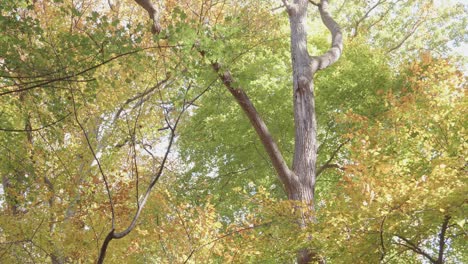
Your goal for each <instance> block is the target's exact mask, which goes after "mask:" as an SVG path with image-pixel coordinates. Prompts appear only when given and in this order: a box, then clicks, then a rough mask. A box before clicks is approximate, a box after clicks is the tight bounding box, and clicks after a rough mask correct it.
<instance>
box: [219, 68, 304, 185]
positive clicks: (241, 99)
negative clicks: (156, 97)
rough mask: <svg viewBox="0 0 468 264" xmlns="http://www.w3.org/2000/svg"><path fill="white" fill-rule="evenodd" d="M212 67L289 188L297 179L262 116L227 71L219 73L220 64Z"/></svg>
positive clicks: (282, 180)
mask: <svg viewBox="0 0 468 264" xmlns="http://www.w3.org/2000/svg"><path fill="white" fill-rule="evenodd" d="M212 67H213V69H214V71H215V72H217V73H218V77H219V79H220V80H221V81H222V82H223V84H224V86H225V87H226V88H227V89H228V91H229V92H230V93H231V94H232V96H234V98H235V99H236V102H237V103H238V104H239V106H240V107H241V108H242V110H243V111H244V113H245V114H246V115H247V117H248V118H249V121H250V123H251V124H252V126H253V127H254V129H255V131H256V132H257V135H258V136H259V138H260V141H261V142H262V144H263V147H264V148H265V150H266V152H267V154H268V156H269V157H270V160H271V162H272V164H273V167H274V168H275V170H276V172H277V173H278V176H279V178H280V180H281V182H282V183H283V185H284V187H285V188H286V189H287V190H289V189H290V188H291V182H294V181H297V176H296V175H295V174H294V173H293V172H292V171H291V170H290V169H289V167H288V165H287V164H286V161H285V159H284V158H283V155H282V154H281V151H280V149H279V147H278V145H277V144H276V142H275V140H274V139H273V136H272V135H271V133H270V131H269V130H268V127H267V125H266V124H265V122H264V121H263V119H262V117H261V116H260V114H259V113H258V112H257V109H256V108H255V106H254V105H253V103H252V102H251V101H250V98H249V96H248V95H247V94H246V93H245V92H244V90H243V89H242V88H236V87H234V85H233V82H234V80H233V78H232V76H231V73H230V72H229V71H225V72H224V73H221V65H220V64H219V63H212Z"/></svg>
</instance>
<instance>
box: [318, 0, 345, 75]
mask: <svg viewBox="0 0 468 264" xmlns="http://www.w3.org/2000/svg"><path fill="white" fill-rule="evenodd" d="M318 9H319V12H320V17H321V18H322V22H323V24H325V26H326V27H327V28H328V30H329V31H330V33H331V34H332V43H331V48H330V49H329V50H328V51H327V52H326V53H325V54H323V55H321V56H319V57H312V58H311V59H312V60H311V70H312V74H314V73H316V72H317V71H318V70H322V69H325V68H327V67H328V66H330V65H332V64H333V63H335V62H336V61H337V60H338V59H339V58H340V56H341V54H342V52H343V34H342V33H341V28H340V26H339V25H338V23H336V22H335V20H334V19H333V18H332V17H331V15H330V12H329V11H328V0H321V3H320V4H319V5H318Z"/></svg>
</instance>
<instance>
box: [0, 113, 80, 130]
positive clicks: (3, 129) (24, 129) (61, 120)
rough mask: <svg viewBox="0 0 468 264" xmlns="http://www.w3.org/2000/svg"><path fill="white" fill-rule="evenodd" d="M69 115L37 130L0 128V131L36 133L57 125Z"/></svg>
mask: <svg viewBox="0 0 468 264" xmlns="http://www.w3.org/2000/svg"><path fill="white" fill-rule="evenodd" d="M70 115H71V113H68V114H67V115H65V116H63V117H61V118H59V119H58V120H55V121H54V122H52V123H49V124H46V125H43V126H41V127H38V128H28V129H13V128H1V127H0V131H5V132H36V131H40V130H43V129H45V128H48V127H51V126H53V125H55V124H57V123H59V122H60V121H63V120H64V119H65V118H67V117H69V116H70Z"/></svg>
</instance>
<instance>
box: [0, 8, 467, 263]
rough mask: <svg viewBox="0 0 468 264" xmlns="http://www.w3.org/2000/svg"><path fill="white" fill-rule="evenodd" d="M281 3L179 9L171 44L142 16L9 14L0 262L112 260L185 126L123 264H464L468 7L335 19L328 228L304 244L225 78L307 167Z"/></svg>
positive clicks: (326, 139)
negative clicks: (339, 47) (341, 46)
mask: <svg viewBox="0 0 468 264" xmlns="http://www.w3.org/2000/svg"><path fill="white" fill-rule="evenodd" d="M281 5H282V3H281V2H280V1H235V2H231V1H217V2H216V1H164V3H163V5H162V6H160V5H159V3H156V6H158V7H160V8H162V9H161V10H162V11H163V12H161V19H160V24H161V28H162V31H161V32H160V34H159V35H153V34H151V25H150V24H151V23H152V22H151V21H149V20H148V19H147V17H148V16H147V14H146V13H145V12H146V11H145V10H144V9H142V8H140V7H139V6H138V5H136V3H134V2H128V3H121V2H115V3H113V2H112V1H111V2H110V4H109V3H96V2H95V1H53V2H52V1H35V2H28V1H6V0H4V1H2V3H1V5H0V6H1V13H0V14H1V16H0V27H1V32H2V33H1V34H0V42H1V44H0V76H1V77H0V83H1V88H0V130H1V131H0V144H1V145H0V153H1V155H0V160H1V162H0V174H1V177H2V187H3V194H2V203H1V206H2V216H1V218H0V222H1V231H0V256H1V257H0V258H1V260H2V262H5V263H17V262H21V263H23V262H26V263H27V262H39V263H41V262H47V261H53V262H54V263H64V262H78V261H83V262H93V261H95V260H96V259H97V256H98V253H99V249H100V247H101V244H102V242H103V240H104V238H105V236H106V235H107V234H108V232H109V231H110V230H111V229H112V228H115V229H116V231H117V232H120V231H122V230H125V228H126V227H128V225H129V224H130V223H131V220H132V217H133V216H134V213H135V211H136V210H137V208H138V206H139V203H138V202H137V197H142V194H143V193H144V192H145V191H146V188H147V187H148V186H149V184H150V183H151V181H152V180H154V179H155V178H154V177H155V176H157V175H158V171H159V168H161V164H162V159H163V157H164V153H165V151H166V149H167V143H168V138H169V137H171V134H172V133H171V132H172V130H171V129H173V128H174V124H175V121H176V120H177V119H178V117H179V116H180V119H179V126H178V128H177V131H176V135H177V138H176V139H177V140H176V141H175V143H176V148H175V149H172V152H171V153H172V154H171V155H169V159H167V161H166V162H165V163H164V171H163V173H162V176H161V177H160V178H159V180H158V183H157V184H156V185H155V187H154V188H155V189H154V190H153V192H152V194H151V195H150V198H149V199H148V202H147V203H148V204H147V205H146V208H145V210H144V211H143V213H142V214H141V216H140V220H139V221H138V225H137V226H136V227H135V229H134V230H133V231H132V232H130V233H129V235H128V236H127V237H125V238H123V239H121V240H113V241H112V242H111V244H110V246H109V250H108V254H107V258H106V260H108V261H109V262H122V261H124V262H130V263H140V262H141V263H146V262H157V263H159V262H162V263H166V262H167V263H179V262H180V263H184V262H202V263H205V262H206V263H210V262H226V261H233V262H239V263H245V262H258V263H277V262H279V261H283V262H288V261H292V260H293V259H294V258H295V254H296V252H297V250H299V249H301V248H309V249H313V250H314V251H315V252H317V253H318V254H320V255H322V256H324V257H326V258H327V261H329V262H330V263H335V262H337V263H340V262H344V263H347V262H349V261H350V259H351V260H354V261H361V262H378V261H382V262H390V263H399V262H403V263H411V262H420V261H422V260H423V259H425V260H426V261H432V262H434V263H440V262H442V261H446V262H451V261H452V262H455V261H459V262H463V261H464V260H465V258H466V255H463V253H464V251H463V241H464V236H466V233H465V231H464V227H465V222H464V217H463V209H464V206H465V205H464V196H463V192H462V190H463V187H464V185H465V184H466V183H465V180H464V178H465V177H463V176H464V175H465V174H466V168H465V167H466V166H465V165H466V164H465V163H466V160H464V157H465V156H466V155H465V152H466V143H464V141H463V138H464V137H465V135H466V131H465V130H466V129H465V128H464V127H465V125H464V124H465V123H466V120H465V118H464V116H466V114H463V113H464V112H466V99H465V94H464V93H465V92H464V91H465V90H464V89H465V87H466V79H465V77H464V75H463V73H461V72H459V71H458V70H457V69H458V67H459V65H460V64H461V63H463V62H462V61H463V60H460V59H459V58H456V57H453V56H452V54H453V53H452V52H451V51H450V50H451V48H452V47H453V45H456V44H457V43H462V42H463V41H466V34H463V32H466V30H463V29H466V19H465V18H464V17H463V16H462V14H463V12H464V8H466V7H464V6H462V5H460V4H458V5H455V6H454V5H448V4H446V5H438V4H437V3H435V4H428V3H425V1H370V2H365V1H333V2H332V3H330V12H331V13H332V14H333V15H334V16H335V17H336V18H337V21H338V23H339V24H340V25H341V27H342V30H343V33H344V34H345V36H346V37H345V47H346V49H345V51H344V54H343V56H342V58H341V59H340V61H339V62H337V64H335V65H334V66H332V67H331V68H329V69H326V70H324V71H321V72H320V73H319V74H317V75H316V78H315V83H316V85H315V88H316V109H317V122H318V130H317V134H318V141H319V143H320V145H319V149H318V161H317V164H318V165H317V168H318V171H320V174H319V176H318V179H317V191H316V201H317V203H316V210H317V214H316V215H317V221H316V223H315V224H314V225H311V226H309V227H308V228H307V230H301V229H300V228H299V227H298V226H297V224H296V223H297V221H296V220H297V216H296V215H294V214H291V212H292V211H291V206H292V204H291V203H290V202H288V201H287V200H285V198H286V197H287V194H286V192H285V191H284V190H283V189H282V188H281V184H280V182H279V181H278V180H277V177H276V176H275V171H274V170H273V167H272V165H271V162H270V161H269V160H268V158H267V154H266V153H265V151H264V150H263V148H262V146H261V143H260V141H259V140H258V138H257V136H256V135H255V133H254V131H253V130H252V129H251V127H250V125H249V123H248V119H246V118H245V116H244V115H243V114H242V113H241V111H240V110H241V109H240V108H239V107H238V106H237V105H236V104H235V102H234V100H233V99H232V96H231V95H230V94H229V93H228V90H227V89H226V87H224V85H223V83H221V82H220V80H219V76H217V74H216V72H215V71H213V63H214V62H218V63H219V64H220V65H222V67H221V70H222V71H221V72H224V71H225V70H227V69H228V70H229V71H230V73H231V75H232V76H233V80H234V81H235V83H234V84H235V85H236V87H242V88H244V90H245V93H246V94H248V96H249V97H250V100H251V101H252V102H253V104H254V105H255V107H256V108H257V110H258V112H259V113H260V115H261V116H262V118H263V119H264V121H265V123H266V124H267V126H268V128H269V130H270V132H271V133H272V135H273V137H274V138H275V140H276V142H277V144H278V146H279V148H280V149H281V151H282V152H283V156H284V158H285V160H286V163H287V164H289V165H290V164H292V157H293V154H292V153H293V149H294V147H293V145H294V141H293V138H294V136H293V134H294V129H293V127H294V123H293V119H292V116H293V111H292V109H293V106H292V103H291V102H292V101H291V100H290V98H292V95H293V94H292V90H291V89H290V88H288V87H290V86H291V70H292V69H291V68H290V66H289V65H290V55H289V44H288V38H289V27H288V21H287V15H286V13H285V12H284V7H280V6H281ZM311 7H313V6H311ZM314 8H315V7H314ZM410 14H411V15H410ZM309 18H310V19H309V21H308V23H309V28H310V30H309V31H308V33H309V38H308V49H309V52H310V53H311V54H322V53H324V52H325V51H326V50H327V49H328V47H329V41H330V40H329V36H328V35H327V30H326V28H325V27H323V26H322V25H321V21H320V18H319V16H318V15H317V13H316V11H313V12H311V13H310V15H309ZM429 32H430V34H431V38H430V39H429V40H428V37H427V34H428V33H429ZM400 43H401V44H400ZM200 51H202V53H203V54H201V52H200ZM182 112H184V114H183V115H180V114H181V113H182ZM91 149H92V151H91ZM93 152H94V155H93ZM97 160H98V161H99V164H98V162H97ZM100 168H101V169H102V172H101V170H100ZM321 168H323V169H321ZM106 182H107V183H106ZM106 185H107V186H106ZM109 194H110V195H111V197H112V205H113V206H112V207H113V211H114V213H113V215H114V216H113V217H112V208H111V203H110V200H109ZM140 201H141V200H140ZM296 206H297V205H296ZM112 219H113V220H114V225H115V226H114V227H111V225H112ZM444 230H445V231H444ZM442 231H444V232H442ZM442 234H443V235H442ZM441 235H442V236H441ZM310 237H313V238H316V239H312V240H310V239H308V238H310ZM441 237H443V239H441ZM441 241H443V242H444V243H441ZM441 245H443V246H442V247H441ZM441 248H442V250H441ZM441 252H442V253H443V254H442V255H441V254H440V253H441ZM440 256H442V257H440ZM437 261H438V262H437Z"/></svg>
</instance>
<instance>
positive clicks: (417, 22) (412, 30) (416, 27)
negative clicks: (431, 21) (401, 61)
mask: <svg viewBox="0 0 468 264" xmlns="http://www.w3.org/2000/svg"><path fill="white" fill-rule="evenodd" d="M423 22H424V21H423V20H422V19H420V20H418V21H416V23H414V25H413V27H412V28H411V30H410V31H409V32H408V33H406V35H405V37H403V39H402V40H401V41H400V42H399V43H398V44H397V45H395V46H394V47H392V48H390V49H389V50H388V51H387V53H391V52H393V51H395V50H397V49H399V48H401V46H403V44H404V43H405V42H406V40H408V39H409V38H410V37H411V36H412V35H413V34H414V32H416V30H417V29H418V27H419V26H420V25H421V24H422V23H423Z"/></svg>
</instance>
